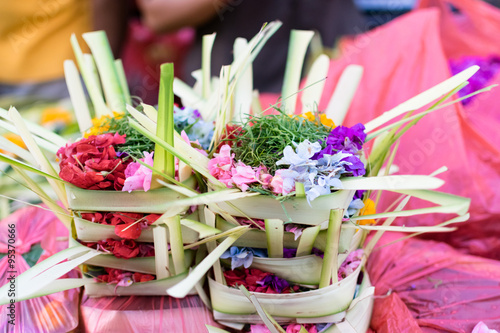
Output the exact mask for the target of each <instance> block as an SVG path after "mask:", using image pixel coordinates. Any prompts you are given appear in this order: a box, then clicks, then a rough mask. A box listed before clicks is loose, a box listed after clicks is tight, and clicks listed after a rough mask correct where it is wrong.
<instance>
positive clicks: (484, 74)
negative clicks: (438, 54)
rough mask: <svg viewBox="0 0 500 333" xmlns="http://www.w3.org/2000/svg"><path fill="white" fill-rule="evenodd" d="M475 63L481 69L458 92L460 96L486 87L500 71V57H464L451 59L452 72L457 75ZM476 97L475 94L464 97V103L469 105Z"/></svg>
mask: <svg viewBox="0 0 500 333" xmlns="http://www.w3.org/2000/svg"><path fill="white" fill-rule="evenodd" d="M473 65H478V66H479V67H480V69H479V71H477V73H476V74H474V75H473V76H472V77H471V78H470V79H469V84H468V85H466V86H465V87H464V88H462V89H461V90H460V91H459V92H458V95H459V96H460V97H463V96H466V95H468V94H470V93H472V92H474V91H476V90H480V89H482V88H484V87H486V86H487V85H488V84H489V82H490V80H491V79H493V78H494V77H495V76H496V75H497V73H498V72H499V71H500V57H498V56H489V57H486V58H485V57H463V58H460V59H457V60H451V61H450V68H451V73H452V74H453V75H455V74H457V73H460V72H461V71H463V70H464V69H466V68H469V67H470V66H473ZM474 98H475V96H473V97H471V98H467V99H464V100H463V101H462V103H463V104H464V105H467V104H469V103H470V102H471V101H473V100H474Z"/></svg>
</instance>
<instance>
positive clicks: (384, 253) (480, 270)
mask: <svg viewBox="0 0 500 333" xmlns="http://www.w3.org/2000/svg"><path fill="white" fill-rule="evenodd" d="M402 236H404V235H402V234H394V233H393V234H388V235H385V236H384V237H383V238H382V240H381V242H379V244H378V246H380V245H383V244H387V243H389V242H392V241H394V240H396V239H398V238H400V237H402ZM368 271H369V273H370V278H371V281H372V283H373V285H374V286H375V288H376V289H375V294H376V299H375V306H374V312H373V316H372V321H371V328H372V329H373V330H374V331H375V332H377V333H392V332H412V333H413V332H459V333H470V332H472V330H473V328H474V327H475V326H476V325H477V323H479V322H480V321H483V322H484V324H486V325H487V326H488V327H489V328H490V329H495V330H499V329H500V306H499V304H500V285H499V283H498V281H500V262H498V261H493V260H489V259H484V258H480V257H475V256H470V255H463V254H460V253H459V252H458V251H456V250H455V249H453V248H451V247H450V246H448V245H446V244H444V243H438V242H434V241H425V240H418V239H409V240H405V241H401V242H398V243H395V244H392V245H390V246H386V247H383V248H380V249H379V250H376V251H374V252H373V253H372V255H371V256H370V259H369V260H368Z"/></svg>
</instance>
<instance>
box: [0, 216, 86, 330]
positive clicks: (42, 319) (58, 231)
mask: <svg viewBox="0 0 500 333" xmlns="http://www.w3.org/2000/svg"><path fill="white" fill-rule="evenodd" d="M12 224H15V235H16V243H15V246H16V256H15V263H14V264H13V265H14V268H12V267H10V265H9V262H8V259H9V258H8V256H5V257H3V258H2V259H0V285H4V284H6V283H8V280H9V279H10V277H11V272H12V271H15V273H14V275H15V276H19V275H20V274H21V273H23V272H24V271H26V270H27V269H28V268H29V265H28V264H27V263H26V261H25V260H24V258H23V257H22V254H25V253H27V252H29V250H30V247H31V246H32V245H34V244H36V243H41V246H42V248H43V250H44V252H43V253H42V256H41V257H40V259H39V260H38V262H40V261H42V260H44V259H45V258H47V257H49V256H51V255H53V254H55V253H56V252H58V251H61V250H63V249H64V248H66V247H67V237H68V230H67V229H66V228H65V227H64V226H63V225H62V223H61V222H59V220H58V219H57V218H56V217H55V215H54V214H53V213H52V212H49V211H47V210H43V209H40V208H36V207H27V208H23V209H20V210H18V211H17V212H15V213H13V214H12V215H10V216H9V217H7V218H5V219H3V220H2V221H0V252H1V253H6V252H7V250H8V247H7V244H6V243H7V239H8V232H9V231H8V229H11V228H9V225H12ZM58 237H63V238H66V240H59V239H58ZM66 277H77V276H76V273H73V272H72V273H70V274H69V275H68V276H66ZM78 302H79V290H78V289H72V290H68V291H64V292H58V293H55V294H52V295H49V296H43V297H39V298H36V299H32V300H27V301H22V302H18V303H15V326H12V325H9V323H8V321H7V318H8V317H7V315H8V314H9V313H10V309H9V308H8V307H7V305H2V306H0V317H1V318H2V320H1V321H0V331H1V332H9V333H11V332H12V333H49V332H50V333H57V332H61V333H64V332H69V331H71V330H73V329H75V328H76V327H77V326H78Z"/></svg>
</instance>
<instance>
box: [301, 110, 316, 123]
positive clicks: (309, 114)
mask: <svg viewBox="0 0 500 333" xmlns="http://www.w3.org/2000/svg"><path fill="white" fill-rule="evenodd" d="M300 116H301V117H302V118H305V119H307V120H309V121H312V122H313V123H317V121H316V116H315V115H314V113H312V112H311V111H309V112H306V113H303V114H301V115H300Z"/></svg>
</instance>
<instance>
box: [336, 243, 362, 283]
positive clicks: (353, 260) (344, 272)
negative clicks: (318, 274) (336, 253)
mask: <svg viewBox="0 0 500 333" xmlns="http://www.w3.org/2000/svg"><path fill="white" fill-rule="evenodd" d="M362 258H363V249H358V250H356V251H352V252H351V253H349V255H348V256H347V258H345V260H344V262H343V263H342V265H340V267H339V271H338V278H339V281H340V280H343V279H345V278H346V277H348V276H349V275H350V274H352V272H354V271H355V270H356V269H357V268H358V266H359V265H360V264H361V259H362Z"/></svg>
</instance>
